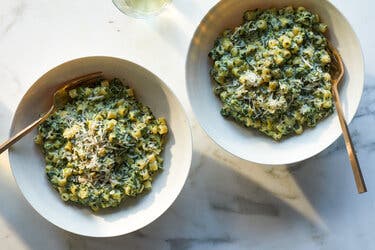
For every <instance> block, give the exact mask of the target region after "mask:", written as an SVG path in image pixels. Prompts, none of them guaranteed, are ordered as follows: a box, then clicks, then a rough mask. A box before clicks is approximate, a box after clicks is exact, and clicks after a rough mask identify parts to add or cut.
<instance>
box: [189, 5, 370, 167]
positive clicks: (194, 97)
mask: <svg viewBox="0 0 375 250" xmlns="http://www.w3.org/2000/svg"><path fill="white" fill-rule="evenodd" d="M288 5H292V6H296V7H297V6H304V7H306V8H307V9H309V10H311V11H313V12H314V13H317V14H319V16H320V17H321V19H322V21H323V22H325V23H326V24H327V25H328V29H329V39H330V40H331V42H332V43H333V45H334V46H336V47H337V48H338V50H339V52H340V53H341V55H342V58H343V61H344V63H345V68H346V74H345V79H344V80H343V82H342V83H341V88H340V97H341V101H342V104H343V109H344V113H345V117H346V120H347V121H348V122H350V121H351V120H352V118H353V117H354V114H355V112H356V111H357V108H358V105H359V101H360V99H361V95H362V90H363V79H364V66H363V56H362V51H361V46H360V44H359V41H358V39H357V37H356V35H355V33H354V31H353V29H352V28H351V26H350V24H349V23H348V21H347V20H346V19H345V17H344V16H343V15H342V14H341V13H340V12H339V11H338V10H337V9H336V8H335V7H334V6H333V5H332V4H331V3H330V2H328V1H326V0H267V1H264V0H246V1H245V0H244V1H238V0H222V1H220V2H219V3H218V4H217V5H216V6H214V7H213V8H212V9H211V10H210V11H209V12H208V13H207V15H206V16H205V17H204V18H203V20H202V21H201V23H200V25H199V26H198V28H197V30H196V31H195V33H194V36H193V38H192V41H191V44H190V48H189V52H188V56H187V60H186V84H187V91H188V95H189V99H190V103H191V106H192V109H193V112H194V113H195V116H196V118H197V120H198V121H199V123H200V124H201V126H202V127H203V129H204V130H205V131H206V133H207V134H208V135H209V136H210V137H211V138H212V139H213V140H214V141H215V142H216V143H217V144H218V145H220V146H221V147H222V148H223V149H225V150H226V151H228V152H230V153H232V154H233V155H235V156H237V157H240V158H242V159H244V160H248V161H251V162H256V163H261V164H270V165H277V164H290V163H295V162H298V161H302V160H304V159H307V158H309V157H311V156H313V155H315V154H317V153H319V152H321V151H322V150H324V149H325V148H326V147H328V146H329V145H330V144H332V143H333V142H334V141H335V140H336V139H337V138H338V137H339V136H340V135H341V128H340V124H339V121H338V117H337V115H336V113H335V114H333V115H331V116H330V117H328V118H327V119H325V120H323V121H321V122H320V123H319V124H318V125H317V126H316V127H315V128H313V129H307V130H306V131H305V132H304V133H303V134H302V135H300V136H293V137H290V138H288V139H285V140H283V141H281V142H275V141H273V140H272V139H270V138H268V137H266V136H264V135H261V134H260V133H257V132H255V130H252V129H247V128H244V127H242V126H240V125H237V124H236V123H235V122H232V121H229V120H227V119H225V118H223V117H222V116H221V115H220V108H221V103H220V101H219V99H218V98H217V97H216V96H215V95H214V94H213V91H212V88H213V86H214V85H213V83H212V80H211V78H210V74H209V69H210V68H211V64H212V63H211V61H210V60H209V58H208V52H209V51H210V49H211V48H212V47H213V45H214V41H215V39H216V38H217V37H218V35H219V34H220V33H221V32H222V31H223V30H224V29H227V28H233V27H235V26H238V25H240V24H241V23H242V15H243V13H244V12H245V11H246V10H249V9H255V8H271V7H277V8H281V7H285V6H288Z"/></svg>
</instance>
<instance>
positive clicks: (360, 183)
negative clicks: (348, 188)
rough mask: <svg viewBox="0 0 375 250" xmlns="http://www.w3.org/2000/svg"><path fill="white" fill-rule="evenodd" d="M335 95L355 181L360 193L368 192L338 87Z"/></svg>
mask: <svg viewBox="0 0 375 250" xmlns="http://www.w3.org/2000/svg"><path fill="white" fill-rule="evenodd" d="M333 97H334V100H335V104H336V111H337V114H338V117H339V120H340V125H341V129H342V134H343V137H344V140H345V146H346V150H347V152H348V156H349V160H350V163H351V165H352V170H353V174H354V179H355V183H356V185H357V190H358V193H359V194H361V193H365V192H367V188H366V184H365V181H364V179H363V176H362V171H361V168H360V166H359V162H358V159H357V154H356V153H355V151H354V146H353V143H352V139H351V137H350V134H349V130H348V125H347V124H346V121H345V118H344V114H343V111H342V107H341V102H340V96H339V93H338V90H337V87H333Z"/></svg>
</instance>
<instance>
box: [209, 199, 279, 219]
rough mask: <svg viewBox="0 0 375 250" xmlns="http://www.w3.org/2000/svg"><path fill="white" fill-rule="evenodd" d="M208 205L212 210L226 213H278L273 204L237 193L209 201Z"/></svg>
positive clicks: (273, 214) (269, 214)
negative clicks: (253, 199)
mask: <svg viewBox="0 0 375 250" xmlns="http://www.w3.org/2000/svg"><path fill="white" fill-rule="evenodd" d="M210 207H211V208H212V209H213V210H216V211H221V212H226V213H236V214H244V215H250V214H251V215H266V216H278V215H279V210H278V209H277V208H276V207H275V206H274V205H272V204H266V203H260V202H256V201H252V200H250V199H248V198H245V197H242V196H239V195H233V196H231V197H229V198H228V197H227V198H224V197H222V199H221V200H219V199H217V200H215V201H211V202H210Z"/></svg>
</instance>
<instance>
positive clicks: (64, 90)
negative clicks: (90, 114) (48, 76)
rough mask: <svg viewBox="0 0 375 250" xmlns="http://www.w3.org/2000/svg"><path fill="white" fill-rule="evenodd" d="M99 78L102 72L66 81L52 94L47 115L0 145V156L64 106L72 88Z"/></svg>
mask: <svg viewBox="0 0 375 250" xmlns="http://www.w3.org/2000/svg"><path fill="white" fill-rule="evenodd" d="M101 76H102V72H95V73H91V74H87V75H83V76H79V77H77V78H74V79H71V80H69V81H66V82H64V83H63V84H61V85H62V87H61V88H60V89H59V90H57V91H56V92H55V93H54V94H53V102H52V106H51V108H50V109H49V110H48V111H47V113H45V114H44V115H42V116H41V117H40V118H39V119H37V120H36V121H34V122H33V123H31V124H30V125H29V126H27V127H26V128H24V129H23V130H21V131H20V132H18V133H17V134H15V135H14V136H13V137H12V138H10V139H9V140H7V141H5V142H4V143H2V144H1V145H0V154H1V153H3V152H4V151H5V150H7V149H8V148H9V147H11V146H12V145H13V144H14V143H16V142H17V141H19V140H20V139H21V138H22V137H24V136H25V135H26V134H28V133H29V132H30V131H32V130H33V128H35V127H36V126H38V125H39V124H41V123H42V122H44V121H45V120H46V119H47V118H48V116H49V115H51V114H52V113H53V112H55V110H56V109H57V108H59V107H62V106H64V105H65V104H66V103H67V102H68V101H69V100H70V97H69V94H68V91H69V90H71V89H73V88H75V87H77V86H79V85H81V84H86V83H90V82H92V81H93V80H95V79H98V78H100V77H101Z"/></svg>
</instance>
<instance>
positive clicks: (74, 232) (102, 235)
mask: <svg viewBox="0 0 375 250" xmlns="http://www.w3.org/2000/svg"><path fill="white" fill-rule="evenodd" d="M94 58H96V59H111V60H122V61H125V62H127V63H130V64H133V65H134V66H136V67H139V68H141V69H142V70H144V71H145V72H147V73H148V74H151V75H153V76H154V77H155V79H157V80H158V81H159V82H160V85H161V87H163V88H165V89H167V91H169V92H170V94H171V95H172V97H173V98H174V99H175V101H176V102H177V103H178V105H179V106H180V109H181V111H182V112H181V113H182V115H183V117H184V121H185V123H186V125H187V126H186V128H187V129H188V135H187V139H188V141H185V143H186V145H187V147H188V148H189V149H190V150H189V152H185V154H188V155H187V159H188V161H187V162H186V165H187V166H188V168H187V171H186V173H185V176H183V178H182V180H183V182H181V184H180V187H179V190H178V192H176V194H175V197H172V199H171V202H170V204H169V205H167V206H164V207H163V208H162V209H160V211H159V212H158V213H156V216H154V217H153V218H152V220H150V221H147V222H146V223H144V224H143V225H141V226H138V227H136V228H133V229H132V230H128V231H126V232H122V231H121V230H118V231H117V232H116V233H112V234H106V233H102V232H101V233H97V234H87V233H84V232H76V231H73V230H69V229H66V228H64V227H62V226H60V225H58V224H57V223H55V222H53V221H51V220H49V219H47V218H46V217H45V216H44V215H43V214H42V213H41V212H40V211H39V210H38V209H37V208H35V207H34V205H33V204H32V202H31V201H30V200H29V199H28V197H27V196H26V195H25V192H24V190H23V189H22V188H21V186H20V185H19V180H18V179H17V177H16V176H15V173H14V170H13V167H12V165H13V160H12V159H13V157H14V156H13V157H12V151H11V150H10V151H8V160H9V166H10V169H11V172H12V176H13V178H14V180H15V182H16V184H17V187H18V189H19V190H20V191H21V193H22V196H23V197H24V198H25V200H26V201H27V203H28V204H29V205H30V206H31V207H32V208H33V209H34V211H36V212H37V213H38V214H39V215H40V217H41V218H43V219H44V220H46V221H48V222H49V223H51V224H52V225H55V226H56V227H58V228H60V229H62V230H64V231H66V232H70V233H73V234H75V235H80V236H86V237H93V238H111V237H116V236H121V235H127V234H130V233H132V232H135V231H137V230H140V229H142V228H144V227H146V226H148V225H150V224H151V223H153V222H155V221H156V220H157V219H158V218H159V217H160V216H162V215H163V214H164V213H165V212H166V211H167V210H168V209H169V208H170V207H171V206H172V205H173V203H174V202H175V201H176V199H177V197H178V196H179V195H180V194H181V191H182V189H183V188H184V186H185V184H186V181H187V178H188V176H189V173H190V170H191V162H192V156H193V137H192V131H191V124H190V120H189V119H188V116H187V113H186V110H185V108H184V106H183V105H182V103H181V101H180V99H179V98H178V97H177V95H176V94H175V93H174V92H173V90H172V89H171V88H170V87H169V86H168V85H167V84H166V83H165V82H164V81H163V80H162V79H161V78H160V77H159V76H158V75H156V74H155V73H153V72H152V71H150V70H148V69H147V68H145V67H143V66H142V65H139V64H138V63H135V62H132V61H130V60H127V59H124V58H119V57H113V56H104V55H99V56H84V57H78V58H74V59H70V60H68V61H64V62H63V63H60V64H58V65H55V66H53V67H52V68H51V69H49V70H48V71H46V72H45V73H43V74H42V75H41V76H40V77H38V78H37V79H36V80H35V81H34V82H33V83H32V84H31V85H30V86H29V88H28V89H27V90H26V92H25V93H24V94H23V96H22V98H21V100H20V101H19V103H18V104H17V107H16V109H15V111H14V113H13V116H12V123H11V126H10V129H9V136H10V137H11V136H12V135H13V134H14V133H15V131H14V129H15V118H16V115H17V113H18V110H19V106H20V105H21V103H22V102H23V101H24V100H25V98H26V96H27V94H28V93H29V92H30V91H31V90H33V89H34V88H36V83H37V82H38V81H40V80H42V79H43V78H44V77H45V76H46V75H47V74H49V73H50V72H52V71H54V70H57V69H58V68H60V67H61V66H64V65H67V64H70V63H72V62H75V61H79V60H86V59H94Z"/></svg>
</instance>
